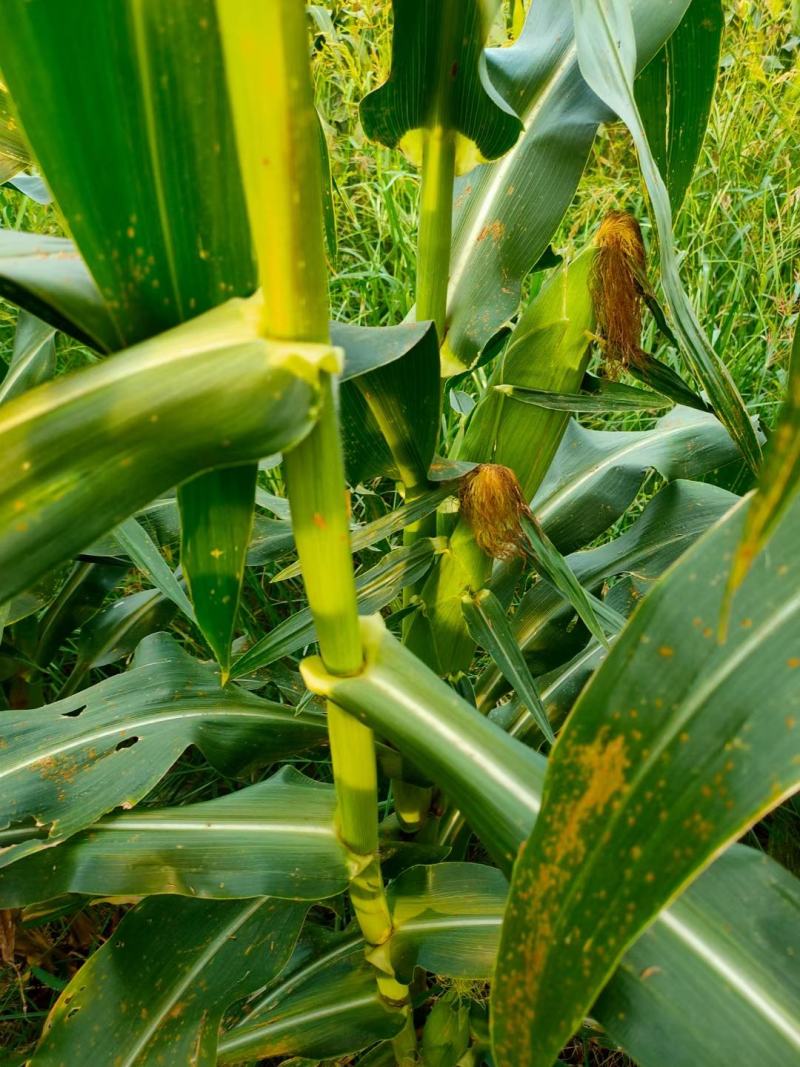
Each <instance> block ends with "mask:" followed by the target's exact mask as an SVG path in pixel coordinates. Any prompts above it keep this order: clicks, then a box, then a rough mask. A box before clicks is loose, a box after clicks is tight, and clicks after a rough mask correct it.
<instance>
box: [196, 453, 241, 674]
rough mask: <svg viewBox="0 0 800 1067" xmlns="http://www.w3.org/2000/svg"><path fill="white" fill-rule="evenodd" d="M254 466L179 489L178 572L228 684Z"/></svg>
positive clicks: (227, 470)
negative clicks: (188, 589) (181, 570)
mask: <svg viewBox="0 0 800 1067" xmlns="http://www.w3.org/2000/svg"><path fill="white" fill-rule="evenodd" d="M257 476H258V467H257V466H256V464H254V463H253V464H247V465H246V466H241V467H225V468H223V469H222V470H217V471H211V472H210V473H208V474H203V475H201V476H200V477H199V478H193V479H192V480H191V481H188V482H185V483H184V484H183V485H182V486H181V488H180V489H179V490H178V500H179V502H180V509H181V538H182V547H181V568H182V569H183V572H184V574H185V575H186V580H187V583H188V585H189V588H190V590H191V594H192V601H193V602H194V605H195V611H196V613H197V622H198V625H199V626H200V629H201V630H202V632H203V634H204V635H205V638H206V640H207V641H208V643H209V644H210V645H211V649H212V651H213V652H214V655H215V656H216V658H217V662H218V663H219V665H220V667H221V668H222V680H223V682H225V681H226V680H227V676H228V672H229V669H230V662H231V641H232V639H233V632H234V627H235V625H236V615H237V610H238V607H239V591H240V589H241V585H242V577H243V575H244V567H245V562H246V559H247V551H248V546H249V543H250V534H251V532H252V529H253V512H254V507H255V491H256V478H257Z"/></svg>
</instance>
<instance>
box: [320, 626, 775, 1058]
mask: <svg viewBox="0 0 800 1067" xmlns="http://www.w3.org/2000/svg"><path fill="white" fill-rule="evenodd" d="M362 625H363V626H364V634H365V637H366V642H365V643H366V647H367V652H368V660H367V669H366V671H365V674H364V675H363V676H362V678H366V679H368V681H367V683H366V684H361V680H360V679H333V678H328V679H327V680H326V681H325V682H324V683H323V678H324V672H323V671H321V670H320V668H319V665H318V664H315V663H314V662H313V661H309V662H308V663H307V668H306V674H307V680H308V681H309V683H310V684H311V685H312V686H315V685H316V684H317V683H322V685H321V686H320V688H323V687H324V689H325V692H326V693H330V694H333V693H334V692H335V696H336V699H337V700H340V701H341V702H342V705H343V706H344V707H346V708H347V709H348V710H349V711H351V712H352V713H353V714H355V715H358V716H359V717H360V718H362V719H363V720H364V721H366V722H368V723H369V724H370V725H371V726H372V727H373V728H374V729H375V730H376V731H377V732H378V733H379V734H380V735H382V736H384V737H387V738H388V739H390V740H391V741H393V742H394V743H395V744H397V745H398V747H399V748H400V749H401V751H403V752H404V753H407V754H409V755H413V758H414V762H415V764H416V765H417V766H419V767H420V768H421V769H422V770H424V771H425V772H426V773H429V774H430V775H431V776H432V777H433V778H435V779H436V780H437V781H441V782H446V783H447V785H446V790H447V792H448V793H449V795H451V796H452V797H453V798H454V799H455V800H456V801H457V803H458V804H459V805H461V806H462V807H464V808H465V809H466V808H467V807H468V805H470V804H471V803H473V802H474V804H475V806H476V808H478V813H479V818H480V816H481V813H482V817H483V819H484V820H485V823H484V825H485V833H486V837H485V838H484V843H485V845H486V846H487V847H489V848H490V849H492V846H493V842H495V840H496V838H495V834H496V832H497V828H498V827H500V828H506V832H507V834H508V837H507V840H508V844H509V849H508V852H507V853H506V855H505V857H504V856H502V855H498V857H497V858H498V861H499V862H500V863H501V865H502V866H504V867H505V869H506V870H508V868H509V865H510V862H511V860H512V859H513V857H514V855H515V854H516V851H517V849H518V847H519V846H520V845H522V844H523V842H524V833H525V832H524V830H522V833H521V834H520V828H521V827H524V826H525V825H526V824H527V826H528V827H531V826H532V825H533V822H534V819H535V818H536V810H537V806H538V803H539V798H540V795H541V780H542V779H541V768H542V767H543V766H544V763H543V761H541V760H540V758H537V757H536V756H535V754H534V753H531V752H530V750H527V749H522V751H524V752H525V757H524V758H523V759H522V760H520V758H519V757H518V756H517V755H516V753H517V751H519V750H520V747H521V746H519V745H517V746H516V747H515V746H514V745H513V743H512V744H511V745H510V746H509V748H508V750H507V749H506V745H507V744H508V743H509V742H510V741H511V739H510V738H508V737H506V740H505V742H496V741H495V740H494V739H493V735H494V731H493V730H491V729H486V726H485V725H484V724H486V720H485V719H483V717H482V716H481V715H480V714H479V713H478V712H477V711H476V710H475V709H474V708H472V707H471V706H470V705H468V704H466V703H465V702H464V701H461V700H460V698H458V697H457V696H456V695H455V694H454V693H453V691H452V690H449V689H448V690H446V692H441V691H437V689H438V687H439V686H441V682H439V680H438V679H435V677H434V676H432V675H431V674H430V672H428V671H426V670H425V669H424V668H423V667H422V666H421V665H420V664H419V662H418V661H415V660H413V658H412V657H410V656H409V655H408V653H407V651H405V650H403V649H402V647H401V646H398V645H396V642H394V639H392V638H390V637H389V636H388V635H385V636H382V635H381V634H380V632H379V631H378V629H377V625H376V623H375V622H372V621H370V620H365V621H364V623H363V624H362ZM598 651H599V650H596V652H598ZM596 652H595V653H594V654H596ZM590 654H592V653H590ZM386 664H391V668H390V670H388V671H387V670H386ZM398 666H400V667H401V668H402V671H401V675H400V681H398V680H397V667H398ZM406 675H407V681H406V678H405V676H406ZM390 679H391V680H390ZM403 682H405V684H402V683H403ZM543 696H544V697H545V699H548V697H549V696H550V694H549V693H548V691H545V692H544V694H543ZM455 722H458V727H457V730H454V723H455ZM495 729H497V728H496V727H495ZM456 735H457V736H458V738H459V742H458V744H456ZM556 751H558V748H556ZM466 765H471V771H469V772H465V773H462V772H461V771H460V768H461V767H462V766H466ZM503 777H504V778H505V784H504V787H503V788H500V789H497V788H495V782H496V781H499V780H502V778H503ZM471 821H472V822H473V825H475V827H476V828H477V827H478V825H479V823H478V820H476V819H472V820H471ZM515 827H517V829H516V830H515ZM515 834H517V835H519V836H515ZM721 862H725V858H724V857H723V860H722V861H721ZM710 877H711V875H709V874H707V875H704V876H703V878H710ZM701 883H702V879H701V881H700V882H698V884H697V885H693V886H690V887H689V888H688V889H687V890H686V894H685V896H684V898H683V901H685V902H686V903H687V904H688V903H689V902H691V905H692V907H693V908H696V909H697V913H698V921H697V922H696V923H694V924H693V926H694V928H693V931H692V933H693V935H694V936H689V937H687V936H686V934H684V935H683V936H682V937H679V938H677V939H675V938H673V939H672V941H671V944H672V946H673V951H676V952H677V951H679V952H680V953H681V954H682V957H683V958H682V960H681V968H682V969H684V970H685V971H688V972H689V973H698V972H699V973H703V972H705V973H708V968H709V964H711V969H712V970H713V966H714V965H713V957H714V943H713V939H712V937H711V931H712V930H713V928H714V926H715V925H716V923H717V921H718V916H719V910H720V905H719V902H718V901H717V900H716V899H714V900H713V902H711V901H709V900H707V899H706V897H705V895H704V894H703V893H702V892H699V891H698V886H700V885H701ZM714 896H715V898H716V892H715V894H714ZM723 896H724V891H723ZM770 908H771V905H770V904H765V914H769V911H770ZM671 915H672V909H671V908H670V909H669V910H667V911H665V912H663V913H662V917H661V918H659V920H658V927H659V929H660V928H661V925H662V923H663V925H665V926H666V925H670V926H671V927H672V928H673V929H674V927H675V923H674V921H672V920H671ZM742 919H743V921H742V925H741V928H738V927H737V930H738V931H739V936H740V937H741V940H742V942H743V943H746V944H747V946H748V947H747V948H746V949H745V950H744V951H746V952H750V953H752V954H753V956H754V957H756V958H759V957H760V958H762V959H763V958H764V957H765V955H769V956H770V957H771V959H772V960H773V962H775V963H777V961H778V960H782V959H783V957H782V956H781V955H780V953H779V952H777V951H775V948H774V947H773V946H776V945H779V944H781V943H782V941H781V937H782V932H777V933H776V934H775V938H774V940H773V941H772V942H771V945H770V948H769V949H764V947H763V934H762V933H761V931H760V930H759V928H758V924H757V923H755V924H754V925H753V926H752V927H751V926H750V924H749V922H748V921H747V920H748V915H747V914H746V913H745V914H744V915H743V917H742ZM751 946H752V947H751ZM561 949H563V944H562V945H560V946H559V950H561ZM631 951H632V952H635V951H636V948H635V947H634V949H633V950H631ZM632 958H633V960H634V962H633V964H632V966H631V967H630V968H628V970H627V973H626V974H625V976H624V977H623V978H622V979H619V978H618V977H616V976H615V977H614V978H613V979H612V981H611V983H610V984H609V986H608V990H607V993H606V994H605V995H606V996H608V995H610V994H611V993H614V994H615V995H616V989H617V985H616V983H617V982H618V981H624V982H625V983H626V984H629V983H631V982H633V983H636V984H637V985H638V984H640V983H647V982H648V981H650V979H651V976H652V974H653V971H652V968H653V967H658V966H659V963H660V960H659V957H658V955H656V954H652V953H648V954H647V958H646V966H645V967H642V966H641V965H639V963H638V961H639V960H640V959H641V957H640V956H633V957H632ZM783 966H784V967H787V966H788V967H790V968H791V967H793V966H794V965H793V962H792V961H791V960H789V961H788V963H783ZM664 970H665V974H666V973H667V971H666V968H664ZM792 981H794V979H792ZM770 989H771V978H770V977H767V978H764V976H763V971H762V970H761V969H760V967H759V968H757V969H756V970H755V971H754V973H752V974H751V975H749V976H748V979H747V980H744V981H739V982H737V983H736V984H735V985H734V987H733V989H731V990H729V992H728V993H727V994H726V996H725V997H724V998H720V999H716V998H714V999H713V1000H712V999H710V998H708V997H705V998H703V999H702V1000H701V1001H700V1005H701V1009H702V1010H703V1011H704V1012H706V1013H707V1014H706V1016H705V1017H706V1020H707V1023H708V1025H706V1026H703V1027H702V1028H698V1027H697V1026H696V1024H695V1021H694V1012H691V1013H690V1012H689V1011H688V1010H686V1011H681V1010H674V1011H673V1003H678V1004H683V1005H686V1006H687V1009H688V1006H689V1005H692V1007H693V1008H695V1009H696V1008H697V993H696V988H695V986H694V985H692V986H690V987H689V988H684V987H682V986H681V985H677V986H676V989H675V1001H674V1002H670V1003H669V1004H662V1003H661V998H658V999H657V1000H656V1003H655V1004H653V1006H652V1011H648V1013H647V1015H646V1016H644V1017H643V1018H642V1019H641V1020H637V1021H636V1025H637V1026H639V1025H641V1026H642V1027H650V1028H651V1030H652V1028H653V1027H654V1026H655V1025H656V1023H657V1021H658V1020H659V1018H661V1017H662V1013H663V1015H664V1016H665V1017H667V1018H668V1019H669V1025H670V1026H674V1027H676V1028H681V1029H682V1032H681V1035H680V1038H681V1040H682V1041H683V1040H686V1041H690V1042H694V1043H697V1042H698V1041H700V1042H702V1044H703V1046H704V1047H706V1048H709V1047H712V1048H713V1045H714V1041H715V1023H716V1021H717V1020H719V1025H720V1026H724V1027H727V1028H728V1029H730V1030H733V1031H734V1036H733V1038H732V1040H733V1041H734V1043H738V1045H739V1047H741V1048H742V1049H747V1048H748V1047H749V1042H750V1040H751V1030H750V1028H749V1025H748V1023H749V1019H750V1017H751V1015H752V1013H753V1012H756V1013H759V1014H762V1015H763V1014H764V994H768V993H769V990H770ZM621 995H623V996H627V997H628V998H630V996H631V993H630V991H626V990H624V989H623V991H622V994H621ZM645 996H648V994H647V991H646V990H645ZM693 1001H694V1002H695V1003H694V1004H692V1002H693ZM740 1006H743V1007H744V1008H745V1009H746V1010H743V1011H740ZM598 1009H599V1005H598V1006H596V1008H595V1009H594V1011H595V1017H596V1018H597V1019H598V1020H599V1021H600V1022H601V1024H603V1025H604V1026H606V1027H607V1028H608V1029H611V1028H612V1020H611V1019H610V1018H609V1017H608V1016H607V1015H606V1014H605V1012H602V1013H600V1012H599V1010H598ZM717 1013H718V1014H717ZM740 1019H741V1021H742V1025H741V1026H740V1025H739V1022H740ZM766 1022H767V1025H768V1026H769V1025H771V1023H772V1019H771V1013H770V1012H769V1011H767V1015H766ZM616 1023H617V1025H620V1023H621V1020H617V1021H616ZM630 1026H633V1023H631V1024H630ZM684 1030H685V1032H683V1031H684ZM778 1038H780V1035H778ZM676 1040H677V1038H676ZM754 1040H755V1044H754V1047H755V1048H759V1047H761V1041H762V1040H763V1030H760V1031H759V1033H758V1034H757V1035H754ZM782 1047H785V1045H784V1046H782ZM668 1049H669V1046H667V1050H668ZM504 1062H506V1061H504ZM523 1062H524V1061H523ZM642 1062H643V1064H644V1067H648V1062H647V1060H646V1059H645V1058H643V1061H642ZM699 1062H710V1061H709V1060H703V1059H701V1060H699ZM754 1062H756V1060H755V1059H754ZM526 1067H527V1064H526ZM655 1067H660V1064H656V1065H655Z"/></svg>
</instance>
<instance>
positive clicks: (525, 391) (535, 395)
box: [493, 374, 672, 413]
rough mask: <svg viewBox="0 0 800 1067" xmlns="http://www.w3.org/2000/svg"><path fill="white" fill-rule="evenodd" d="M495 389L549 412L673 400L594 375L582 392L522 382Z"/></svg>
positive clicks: (645, 407)
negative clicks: (525, 385)
mask: <svg viewBox="0 0 800 1067" xmlns="http://www.w3.org/2000/svg"><path fill="white" fill-rule="evenodd" d="M493 388H494V389H495V390H496V391H497V392H499V393H502V395H503V396H508V397H511V399H512V400H518V401H520V402H521V403H523V404H530V405H531V406H532V407H539V408H544V409H545V410H548V411H575V412H584V413H594V412H608V411H663V410H664V408H668V407H671V406H672V405H671V401H670V400H668V399H666V397H663V396H659V394H658V393H649V392H645V391H644V390H643V389H634V388H631V386H629V385H622V384H621V383H620V382H613V381H609V380H607V379H605V378H595V377H593V376H592V375H590V374H587V375H585V376H584V379H583V382H582V391H581V392H580V393H555V392H547V391H546V390H544V389H530V388H525V387H523V386H518V385H495V386H494V387H493Z"/></svg>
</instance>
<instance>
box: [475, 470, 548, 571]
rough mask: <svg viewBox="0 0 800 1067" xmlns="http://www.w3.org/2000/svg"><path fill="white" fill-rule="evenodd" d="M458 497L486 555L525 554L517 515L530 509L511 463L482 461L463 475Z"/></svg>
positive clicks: (504, 556) (478, 543)
mask: <svg viewBox="0 0 800 1067" xmlns="http://www.w3.org/2000/svg"><path fill="white" fill-rule="evenodd" d="M458 499H459V505H460V508H461V514H462V516H463V517H464V518H465V519H466V520H467V522H468V523H469V525H470V527H471V528H472V533H473V535H474V537H475V541H476V543H477V545H478V547H479V548H480V549H481V550H482V551H483V552H485V553H486V555H487V556H491V557H492V558H493V559H513V557H514V556H524V555H525V547H524V546H525V535H524V533H523V532H522V527H521V526H520V516H522V515H529V514H530V511H529V509H528V505H527V503H526V501H525V498H524V496H523V495H522V489H521V488H520V484H519V481H518V480H517V476H516V474H515V473H514V472H513V471H512V470H511V468H510V467H503V466H501V465H500V464H497V463H481V464H480V465H479V466H477V467H475V468H474V470H471V471H470V472H469V473H468V474H466V475H465V476H464V478H463V479H462V481H461V489H460V492H459V497H458Z"/></svg>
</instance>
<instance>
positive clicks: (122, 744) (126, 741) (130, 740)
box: [117, 737, 139, 752]
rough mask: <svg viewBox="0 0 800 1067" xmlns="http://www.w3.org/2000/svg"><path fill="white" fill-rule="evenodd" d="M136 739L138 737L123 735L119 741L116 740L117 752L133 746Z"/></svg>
mask: <svg viewBox="0 0 800 1067" xmlns="http://www.w3.org/2000/svg"><path fill="white" fill-rule="evenodd" d="M138 740H139V738H138V737H124V738H123V739H122V740H121V741H118V742H117V752H119V751H121V749H123V748H133V746H134V745H135V744H136V742H137V741H138Z"/></svg>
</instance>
